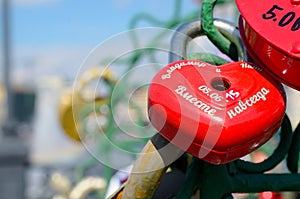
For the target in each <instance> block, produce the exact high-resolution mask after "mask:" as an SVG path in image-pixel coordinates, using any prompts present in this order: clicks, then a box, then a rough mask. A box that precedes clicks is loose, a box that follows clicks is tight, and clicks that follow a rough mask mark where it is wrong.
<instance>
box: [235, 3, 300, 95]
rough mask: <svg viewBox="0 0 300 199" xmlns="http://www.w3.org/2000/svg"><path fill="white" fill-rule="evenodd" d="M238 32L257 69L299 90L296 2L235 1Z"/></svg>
mask: <svg viewBox="0 0 300 199" xmlns="http://www.w3.org/2000/svg"><path fill="white" fill-rule="evenodd" d="M236 3H237V6H238V9H239V11H240V13H241V16H242V22H240V25H239V29H240V33H241V37H242V38H243V42H244V43H245V46H246V48H247V50H248V52H249V54H250V56H251V58H252V59H253V60H254V61H255V62H257V64H259V65H260V66H261V67H263V68H266V69H267V70H268V71H269V72H270V73H271V74H272V75H273V76H274V77H276V78H277V79H279V80H280V81H281V82H284V83H285V84H287V85H288V86H290V87H293V88H295V89H297V90H300V78H299V74H300V67H299V65H300V37H299V36H300V2H299V0H290V1H286V0H275V1H274V0H264V1H263V2H261V1H246V0H236Z"/></svg>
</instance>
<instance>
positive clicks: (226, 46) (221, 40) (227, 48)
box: [201, 0, 238, 60]
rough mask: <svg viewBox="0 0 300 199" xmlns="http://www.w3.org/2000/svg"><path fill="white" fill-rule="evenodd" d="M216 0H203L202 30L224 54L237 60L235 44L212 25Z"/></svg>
mask: <svg viewBox="0 0 300 199" xmlns="http://www.w3.org/2000/svg"><path fill="white" fill-rule="evenodd" d="M216 3H217V0H203V1H202V9H201V26H202V29H203V32H204V33H205V34H206V35H207V37H208V38H209V40H210V41H211V42H212V43H213V44H214V45H215V46H216V47H217V48H218V49H219V50H220V51H221V52H223V53H224V54H226V55H228V56H229V57H230V58H231V59H233V60H237V59H238V53H237V49H236V46H235V45H234V44H233V43H232V42H230V41H229V40H228V39H226V38H225V37H224V36H223V35H222V34H221V33H220V32H219V31H218V29H217V28H216V27H215V26H214V23H213V9H214V7H215V4H216Z"/></svg>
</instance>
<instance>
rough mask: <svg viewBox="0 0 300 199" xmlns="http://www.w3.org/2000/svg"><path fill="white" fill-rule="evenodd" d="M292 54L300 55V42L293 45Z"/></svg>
mask: <svg viewBox="0 0 300 199" xmlns="http://www.w3.org/2000/svg"><path fill="white" fill-rule="evenodd" d="M292 53H295V54H300V41H296V42H295V43H294V44H293V45H292Z"/></svg>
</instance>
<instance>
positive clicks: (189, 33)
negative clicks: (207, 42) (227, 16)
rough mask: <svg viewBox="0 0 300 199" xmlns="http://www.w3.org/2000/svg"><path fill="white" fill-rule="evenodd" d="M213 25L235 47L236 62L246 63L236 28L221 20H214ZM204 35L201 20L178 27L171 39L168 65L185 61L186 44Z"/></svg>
mask: <svg viewBox="0 0 300 199" xmlns="http://www.w3.org/2000/svg"><path fill="white" fill-rule="evenodd" d="M214 25H215V26H216V27H217V29H218V30H219V31H220V32H221V33H222V34H223V35H224V36H225V37H226V38H227V39H229V40H230V41H231V42H232V43H233V44H234V45H235V46H236V47H237V51H238V61H246V60H247V52H246V49H245V48H244V46H243V43H242V40H241V37H240V34H239V30H238V28H237V27H236V26H234V25H233V24H232V23H229V22H227V21H224V20H221V19H215V20H214ZM204 35H205V34H204V32H203V29H202V28H201V20H195V21H191V22H188V23H184V24H182V25H180V26H179V27H178V28H177V29H176V30H175V33H174V34H173V36H172V38H171V46H170V52H169V63H172V62H175V61H179V60H183V59H186V57H187V45H188V43H189V42H190V41H191V40H192V39H194V38H196V37H199V36H204Z"/></svg>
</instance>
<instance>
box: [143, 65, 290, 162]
mask: <svg viewBox="0 0 300 199" xmlns="http://www.w3.org/2000/svg"><path fill="white" fill-rule="evenodd" d="M262 73H263V72H262V69H261V68H258V67H255V66H253V65H250V64H249V63H245V62H234V63H229V64H226V65H222V66H214V65H210V64H207V63H205V62H201V61H193V60H185V61H184V60H182V61H178V62H175V63H171V64H169V65H168V66H166V67H164V68H162V69H161V70H160V71H159V72H158V73H157V74H156V76H155V77H154V78H153V80H152V82H151V84H150V87H149V96H148V101H149V104H148V108H149V118H150V121H151V123H152V125H153V126H154V127H155V128H156V129H157V130H158V131H159V133H160V134H162V135H163V136H164V137H165V138H166V139H168V140H169V141H170V142H171V143H173V144H175V145H176V146H178V147H179V148H181V149H182V150H184V151H187V152H188V153H190V154H192V155H193V156H196V157H199V158H201V159H203V160H205V161H207V162H210V163H213V164H222V163H226V162H230V161H233V160H235V159H237V158H240V157H242V156H244V155H246V154H248V153H250V152H252V151H253V150H255V149H256V148H258V147H259V146H261V145H262V144H264V143H265V142H266V141H268V140H269V139H270V138H271V137H272V136H273V135H274V133H275V132H276V131H277V130H278V128H279V127H280V125H281V122H282V118H283V115H284V112H285V94H284V90H283V88H282V86H281V85H280V84H278V83H276V82H275V81H273V79H267V78H265V77H263V76H262ZM271 82H272V83H271Z"/></svg>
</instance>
